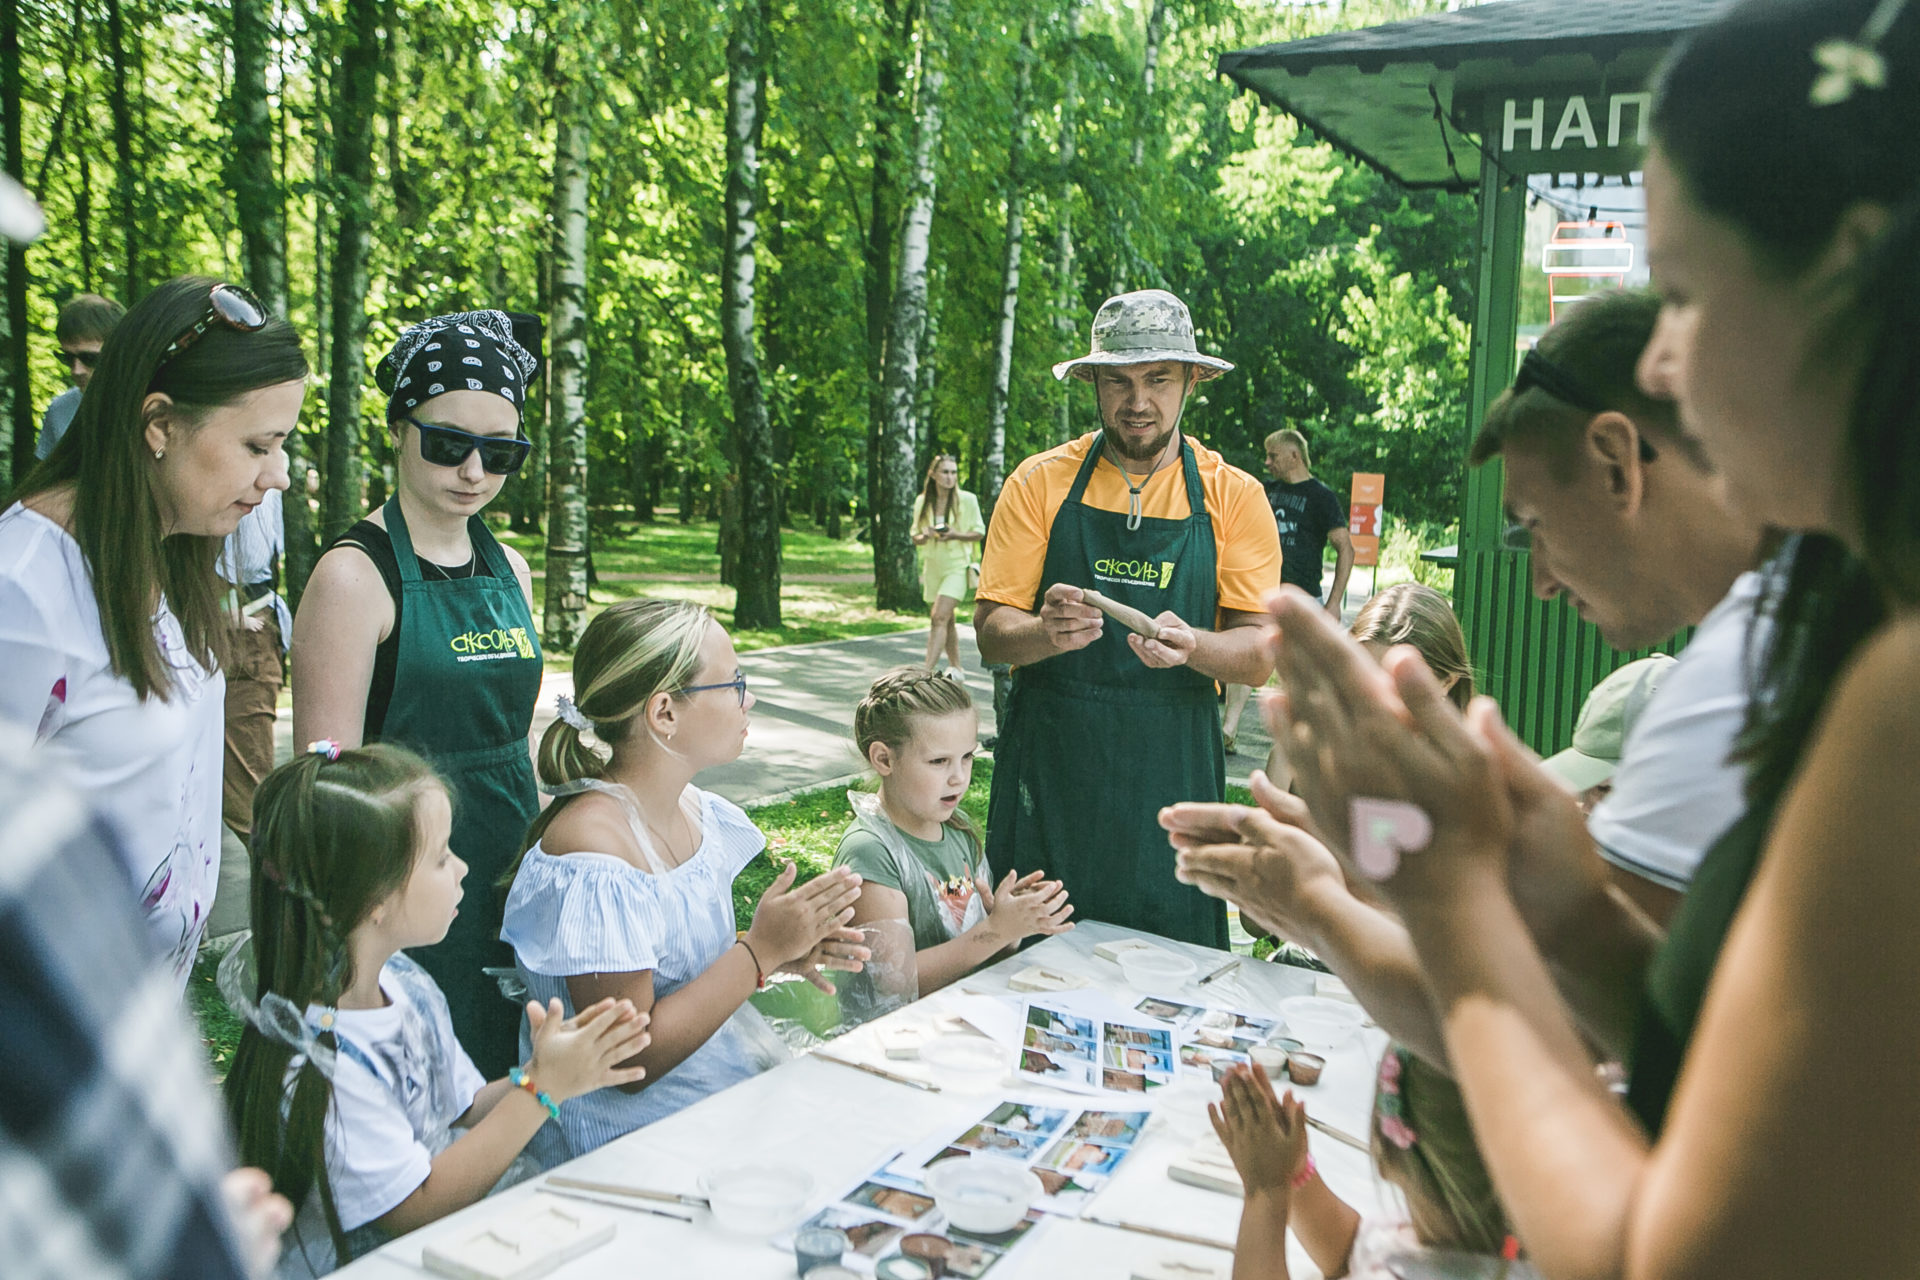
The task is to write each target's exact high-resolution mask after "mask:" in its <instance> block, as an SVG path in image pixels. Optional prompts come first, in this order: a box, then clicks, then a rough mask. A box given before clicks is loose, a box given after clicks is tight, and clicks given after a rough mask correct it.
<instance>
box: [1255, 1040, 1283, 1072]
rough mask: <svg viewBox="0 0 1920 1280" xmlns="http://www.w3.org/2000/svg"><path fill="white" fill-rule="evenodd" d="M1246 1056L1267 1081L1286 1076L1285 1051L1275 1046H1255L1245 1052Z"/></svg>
mask: <svg viewBox="0 0 1920 1280" xmlns="http://www.w3.org/2000/svg"><path fill="white" fill-rule="evenodd" d="M1247 1056H1248V1057H1249V1058H1251V1059H1253V1060H1254V1061H1255V1062H1256V1063H1258V1064H1259V1065H1260V1069H1261V1070H1262V1071H1265V1072H1266V1073H1267V1079H1269V1080H1278V1079H1279V1078H1280V1077H1281V1076H1282V1075H1284V1074H1286V1070H1287V1051H1286V1050H1285V1049H1283V1048H1281V1047H1280V1046H1279V1045H1277V1044H1256V1045H1254V1046H1252V1047H1251V1048H1249V1049H1248V1050H1247Z"/></svg>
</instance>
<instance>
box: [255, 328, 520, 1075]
mask: <svg viewBox="0 0 1920 1280" xmlns="http://www.w3.org/2000/svg"><path fill="white" fill-rule="evenodd" d="M539 346H540V325H539V322H538V321H537V320H534V319H533V318H532V317H519V318H518V319H516V318H515V317H513V316H509V315H508V314H507V313H506V312H503V311H468V312H461V313H459V314H456V315H444V316H434V317H432V318H431V319H428V320H423V321H421V322H420V323H419V324H416V325H413V326H411V327H409V328H408V329H406V330H405V331H404V332H402V333H401V335H400V337H399V340H398V341H397V342H395V344H394V347H393V350H392V351H390V352H388V353H387V355H386V357H385V358H384V359H382V360H381V361H380V364H379V366H378V368H377V369H376V370H375V376H376V378H377V380H378V382H379V385H380V389H381V390H383V391H385V392H386V393H387V414H386V416H387V430H388V433H389V435H390V437H391V440H392V443H393V455H394V459H395V462H394V476H395V480H396V484H395V486H394V488H395V492H394V495H393V497H392V498H390V499H388V500H387V502H386V504H385V505H384V506H382V507H381V508H380V509H379V510H378V511H374V512H371V513H369V514H368V516H367V518H366V519H364V520H362V521H360V522H359V523H358V524H355V525H354V526H352V527H351V528H349V529H348V530H347V531H346V532H345V533H343V534H341V535H340V537H339V538H338V539H337V540H336V541H335V542H334V544H333V545H332V546H331V547H330V548H328V549H327V551H326V553H325V554H324V555H322V556H321V557H320V563H319V564H318V565H316V566H315V567H314V571H313V577H312V578H311V579H310V580H309V581H308V583H307V589H306V593H305V594H304V595H303V596H301V598H300V613H299V615H298V616H297V617H295V618H294V620H293V622H294V626H293V647H292V667H293V735H294V741H296V742H312V741H314V740H315V739H319V738H325V739H328V740H329V741H333V742H339V743H342V744H344V745H346V746H349V747H353V746H359V745H360V744H361V743H368V742H393V743H398V744H399V745H401V746H405V747H409V748H411V749H413V750H414V751H417V752H419V753H420V754H421V755H423V756H425V757H427V759H428V760H429V761H431V762H432V764H433V766H434V768H435V769H436V770H438V771H439V774H440V776H441V777H442V778H444V779H445V780H446V782H447V785H448V786H449V787H451V788H452V790H453V793H454V795H455V796H456V797H458V803H456V804H455V805H454V808H453V813H454V819H453V820H454V832H453V845H454V848H456V849H458V850H459V851H460V856H461V857H463V858H465V859H466V860H467V861H468V862H469V863H471V864H472V866H473V869H474V882H475V883H476V884H477V885H484V886H486V887H485V888H484V889H483V890H482V891H481V892H480V893H479V894H478V895H476V900H475V901H474V902H473V903H472V904H470V906H469V908H468V910H467V911H465V912H463V913H462V914H461V915H460V916H459V917H458V918H457V919H456V920H455V921H454V923H453V927H452V928H451V929H450V930H448V932H447V936H446V938H445V940H444V941H442V942H440V943H439V944H437V945H436V946H432V947H428V948H426V949H424V950H422V951H420V952H419V953H418V954H417V955H416V957H415V958H416V959H418V960H419V961H420V964H421V965H422V967H424V968H425V969H426V971H427V972H428V973H430V974H432V975H433V977H434V981H436V982H438V983H439V984H440V989H441V990H442V991H443V992H445V993H446V997H447V1003H448V1004H449V1005H450V1006H451V1007H452V1009H453V1029H454V1030H455V1031H456V1032H457V1033H459V1036H460V1043H461V1044H463V1045H465V1046H466V1047H467V1052H469V1053H471V1054H472V1055H473V1060H474V1061H475V1062H476V1063H478V1064H479V1067H480V1070H481V1071H483V1072H485V1073H486V1074H487V1075H489V1076H497V1075H499V1074H500V1073H501V1072H503V1071H505V1070H506V1069H507V1068H508V1067H510V1066H512V1065H513V1064H514V1063H515V1062H516V1061H518V1060H519V1059H518V1058H517V1057H516V1056H515V1055H516V1053H517V1045H518V1034H519V1032H518V1023H519V1018H518V1016H517V1014H516V1013H515V1010H514V1006H513V1005H512V1004H510V1003H508V1002H507V1001H505V1000H502V999H501V998H500V993H499V990H498V988H497V986H496V984H495V982H494V980H493V978H491V977H489V976H488V975H487V974H486V973H485V972H484V970H485V969H487V968H489V967H495V968H505V967H506V966H508V965H511V964H512V963H513V954H512V952H511V951H509V950H508V949H507V947H506V946H505V944H503V943H502V942H501V941H500V896H499V894H498V893H496V892H495V890H494V886H495V884H496V883H497V882H498V881H499V879H500V877H501V874H502V873H503V872H505V871H506V869H507V867H508V866H509V865H510V864H511V863H512V862H513V860H514V858H515V856H516V855H517V854H518V853H519V852H520V848H521V845H520V837H521V835H522V834H523V833H524V832H525V831H526V829H527V824H528V823H529V822H531V821H533V817H534V815H535V814H536V813H538V812H539V798H538V795H537V794H536V793H535V791H534V781H533V757H532V748H531V745H530V744H529V742H528V737H529V735H530V734H531V732H532V730H533V707H534V703H535V702H537V701H538V700H539V697H540V679H541V673H542V668H541V659H540V641H539V637H538V635H537V634H536V632H535V630H534V623H533V575H532V573H531V572H530V571H529V570H528V568H527V562H526V560H525V559H524V558H522V557H521V555H520V553H519V552H518V551H515V550H514V549H513V548H512V547H508V546H503V545H501V543H500V542H499V541H498V540H497V539H495V538H494V536H493V533H492V531H491V530H489V529H488V528H487V522H486V521H485V520H484V519H483V518H482V517H481V513H482V512H483V511H485V510H486V507H487V504H488V503H489V502H492V501H493V499H494V498H495V497H496V496H497V495H498V494H499V492H500V487H501V486H502V485H503V484H505V483H506V478H507V477H508V476H509V475H512V474H513V473H514V472H516V471H518V470H519V469H520V467H521V465H522V464H523V463H525V462H526V459H527V452H528V450H529V449H531V448H532V445H531V443H530V442H529V441H528V440H527V437H526V434H525V432H524V431H522V430H521V420H522V418H523V416H524V414H525V410H526V397H527V388H528V386H529V385H531V379H533V378H534V376H535V374H536V372H537V370H538V369H539V352H538V349H539Z"/></svg>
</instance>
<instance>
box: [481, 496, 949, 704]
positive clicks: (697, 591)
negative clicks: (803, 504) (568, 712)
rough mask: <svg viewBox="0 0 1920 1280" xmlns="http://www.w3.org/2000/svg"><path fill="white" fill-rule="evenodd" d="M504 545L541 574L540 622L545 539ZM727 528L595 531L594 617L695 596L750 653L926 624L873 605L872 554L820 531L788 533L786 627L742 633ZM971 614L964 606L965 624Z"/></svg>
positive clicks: (616, 525)
mask: <svg viewBox="0 0 1920 1280" xmlns="http://www.w3.org/2000/svg"><path fill="white" fill-rule="evenodd" d="M496 532H497V533H498V535H499V537H500V539H501V540H502V541H503V542H506V543H508V544H509V545H511V546H512V547H513V548H514V549H515V550H517V551H519V552H520V554H521V555H523V556H525V557H526V558H527V563H528V565H530V566H531V567H532V568H533V571H534V572H535V574H539V575H542V576H538V577H535V578H534V580H533V611H534V616H535V618H536V619H537V618H538V617H540V614H541V610H542V609H543V608H544V607H545V603H546V579H545V577H544V570H545V567H546V555H547V548H546V541H545V540H544V539H543V538H538V537H533V536H530V535H525V534H514V533H507V532H505V531H496ZM718 536H719V527H718V526H717V525H714V524H712V523H698V524H688V525H683V524H680V523H678V522H677V521H673V520H670V519H669V520H664V521H662V522H660V523H658V524H650V525H642V524H635V523H633V522H632V521H613V522H607V523H603V524H597V525H596V526H595V527H594V548H593V558H594V569H595V571H596V572H597V573H599V574H600V575H601V579H600V585H599V586H597V587H595V588H593V590H592V593H591V594H592V604H591V605H589V607H588V611H587V612H588V616H589V617H591V616H592V615H593V614H596V613H598V612H599V611H600V610H602V609H604V608H606V607H607V606H608V605H610V604H612V603H614V602H615V601H616V600H628V599H632V598H633V597H635V596H652V597H655V598H663V599H672V600H693V601H696V602H698V603H700V604H704V605H706V606H707V607H708V608H710V609H712V610H713V611H714V614H715V616H717V617H718V618H719V619H720V623H721V625H722V626H724V627H726V628H727V630H728V631H729V632H730V633H731V634H732V636H733V644H734V648H735V649H737V650H739V651H741V652H743V653H745V652H748V651H751V650H754V649H771V648H774V647H776V646H779V645H789V644H813V643H815V642H817V641H821V640H850V639H854V638H856V637H858V636H873V635H884V634H886V633H887V632H891V631H911V630H914V629H915V628H917V627H923V626H925V625H926V622H927V619H926V615H925V614H924V613H900V612H896V611H893V610H888V609H879V608H875V607H874V603H873V582H872V573H873V552H872V551H871V549H870V548H868V546H867V545H866V544H865V543H863V542H856V541H854V540H853V539H851V538H842V539H839V540H835V539H832V538H828V537H827V536H826V535H825V534H822V533H816V532H814V531H813V530H812V529H808V528H801V529H785V530H782V531H781V544H782V558H781V565H782V572H783V574H784V575H785V579H784V581H783V584H782V586H781V589H780V614H781V625H780V627H778V628H777V629H757V630H751V631H739V630H735V628H734V626H733V588H731V587H723V586H721V585H720V555H719V552H718V551H717V550H716V548H715V540H716V539H717V538H718ZM827 573H832V574H861V575H864V580H863V581H859V582H795V581H793V578H794V577H795V576H796V575H802V574H827ZM625 574H698V575H701V576H702V577H703V578H705V579H706V580H705V581H699V582H659V581H651V582H647V581H633V580H625V581H622V580H620V578H619V577H618V576H617V575H625ZM970 614H971V606H967V607H965V608H963V611H962V620H963V621H965V620H966V619H967V617H969V616H970ZM568 661H569V660H568V659H567V657H566V656H565V655H557V656H552V657H549V658H548V660H547V667H548V669H549V670H555V671H565V670H567V669H568Z"/></svg>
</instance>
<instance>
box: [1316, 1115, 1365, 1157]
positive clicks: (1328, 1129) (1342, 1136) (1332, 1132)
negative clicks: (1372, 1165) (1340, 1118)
mask: <svg viewBox="0 0 1920 1280" xmlns="http://www.w3.org/2000/svg"><path fill="white" fill-rule="evenodd" d="M1307 1123H1308V1124H1310V1125H1312V1126H1313V1127H1314V1128H1316V1129H1318V1130H1319V1131H1320V1132H1322V1133H1324V1134H1326V1135H1327V1136H1328V1137H1329V1138H1332V1139H1333V1140H1334V1141H1335V1142H1344V1143H1346V1144H1347V1145H1348V1146H1350V1147H1353V1148H1354V1149H1355V1150H1358V1151H1371V1150H1372V1148H1371V1147H1369V1146H1367V1144H1366V1143H1364V1142H1362V1141H1360V1139H1358V1138H1356V1137H1354V1136H1353V1135H1352V1134H1350V1133H1348V1132H1347V1131H1346V1130H1345V1129H1336V1128H1334V1127H1333V1126H1332V1125H1330V1124H1328V1123H1327V1122H1326V1121H1324V1120H1316V1119H1314V1118H1313V1117H1312V1116H1308V1117H1307Z"/></svg>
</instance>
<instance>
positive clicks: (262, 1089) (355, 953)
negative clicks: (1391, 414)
mask: <svg viewBox="0 0 1920 1280" xmlns="http://www.w3.org/2000/svg"><path fill="white" fill-rule="evenodd" d="M452 821H453V814H452V806H451V804H450V802H449V796H448V792H447V788H446V785H445V784H444V783H442V782H441V781H440V779H439V778H438V777H436V776H435V775H434V772H433V770H431V769H429V768H428V767H427V766H426V764H425V763H424V762H422V761H421V760H420V758H419V757H417V756H415V755H413V754H412V753H411V752H408V751H406V750H403V749H402V748H399V747H391V746H373V747H363V748H359V749H357V750H351V751H342V750H341V749H340V748H339V746H338V745H336V744H334V743H330V742H319V743H315V744H314V746H313V747H312V748H311V749H310V750H309V752H308V754H306V755H304V756H301V757H299V758H298V759H296V760H294V761H293V762H291V763H290V764H286V765H283V766H281V767H280V768H279V769H276V770H274V772H273V773H271V774H269V775H268V776H267V778H266V779H265V780H264V781H263V782H262V783H261V784H260V789H259V791H258V792H257V793H256V795H255V798H254V842H253V850H252V870H253V936H252V938H251V939H250V940H248V941H246V942H243V943H242V944H241V945H240V946H239V947H237V948H235V950H234V951H233V952H232V953H230V954H229V955H228V957H227V959H226V960H225V961H223V962H222V963H221V966H220V988H221V992H222V994H223V995H224V996H225V997H226V999H227V1001H228V1003H229V1004H230V1005H232V1006H233V1007H234V1008H235V1009H236V1010H239V1011H241V1012H242V1013H243V1014H244V1016H245V1017H246V1018H247V1020H248V1023H249V1025H248V1027H247V1029H246V1030H245V1031H244V1032H243V1033H242V1034H241V1037H240V1047H239V1049H238V1050H236V1052H235V1054H234V1060H233V1070H232V1072H231V1073H230V1074H229V1075H228V1077H227V1082H226V1094H227V1107H228V1111H229V1113H230V1114H231V1116H232V1119H233V1125H234V1130H235V1132H236V1133H237V1135H238V1136H239V1142H240V1150H241V1152H242V1153H243V1158H244V1160H245V1162H246V1163H248V1164H254V1165H258V1166H260V1167H261V1168H263V1169H265V1170H266V1171H267V1173H268V1174H269V1175H270V1176H271V1177H272V1178H273V1183H274V1188H275V1190H277V1191H279V1192H280V1193H281V1194H283V1195H285V1196H286V1197H287V1198H288V1199H289V1200H291V1201H292V1202H293V1203H294V1204H295V1205H296V1206H299V1208H298V1210H297V1216H296V1217H295V1219H294V1224H293V1228H292V1230H291V1232H290V1233H289V1239H288V1241H287V1244H286V1248H285V1249H284V1250H283V1253H282V1262H281V1274H282V1275H296V1276H298V1275H323V1274H325V1273H326V1272H328V1271H331V1270H332V1269H333V1268H334V1267H335V1266H336V1265H337V1264H338V1263H341V1262H346V1261H348V1260H350V1259H352V1258H353V1257H354V1256H355V1255H356V1254H359V1253H362V1252H365V1251H366V1250H368V1249H370V1248H373V1247H375V1246H377V1245H378V1244H379V1243H381V1242H382V1241H383V1240H385V1239H387V1238H389V1237H392V1236H398V1235H402V1234H404V1233H406V1232H408V1231H412V1230H414V1229H415V1228H417V1227H422V1226H425V1225H426V1224H427V1223H429V1222H433V1221H435V1220H436V1219H439V1218H442V1217H445V1216H446V1215H447V1214H449V1213H452V1212H454V1211H455V1210H457V1209H462V1208H465V1207H466V1206H467V1205H470V1204H472V1203H473V1202H474V1201H476V1200H479V1199H480V1198H481V1197H482V1196H484V1195H486V1194H487V1192H488V1191H489V1190H490V1189H491V1188H493V1187H494V1186H495V1185H496V1184H499V1183H501V1182H502V1181H503V1180H506V1176H507V1175H508V1173H509V1172H510V1171H512V1170H514V1166H515V1164H516V1159H517V1157H519V1155H520V1153H521V1151H522V1149H523V1148H524V1147H525V1146H526V1145H527V1143H528V1142H529V1141H531V1140H532V1138H533V1136H534V1134H536V1133H537V1132H539V1131H540V1129H541V1127H542V1126H543V1125H545V1124H546V1123H547V1121H548V1120H549V1119H554V1118H557V1116H558V1114H559V1104H560V1103H561V1102H564V1101H566V1100H568V1099H571V1098H574V1097H578V1096H579V1095H581V1094H584V1093H590V1092H592V1091H594V1090H597V1089H602V1088H606V1087H608V1086H613V1085H623V1084H631V1083H633V1082H634V1081H636V1080H638V1079H639V1078H640V1077H641V1076H642V1075H644V1074H645V1072H644V1071H643V1070H641V1069H640V1068H638V1067H621V1066H619V1065H617V1064H619V1063H620V1062H621V1061H622V1060H624V1059H626V1058H629V1057H631V1056H632V1055H634V1054H635V1053H638V1052H639V1051H640V1050H641V1049H643V1048H645V1047H646V1044H647V1041H648V1039H649V1036H648V1035H647V1030H646V1028H647V1017H646V1015H645V1014H642V1013H638V1012H636V1011H635V1010H634V1008H633V1006H632V1005H631V1004H630V1003H628V1002H627V1001H624V1000H602V1001H599V1002H598V1003H596V1004H594V1005H593V1006H592V1007H590V1008H587V1009H583V1010H581V1011H580V1013H579V1014H578V1015H576V1016H574V1017H571V1018H568V1017H565V1016H564V1014H563V1013H562V1011H561V1009H560V1007H559V1005H558V1004H557V1003H555V1004H548V1005H544V1006H543V1005H540V1004H529V1005H528V1006H527V1011H526V1012H527V1019H528V1021H529V1023H530V1024H531V1025H532V1028H533V1032H532V1044H533V1050H532V1053H531V1054H530V1055H529V1057H528V1060H527V1061H526V1063H525V1064H524V1065H523V1066H518V1067H515V1068H514V1069H513V1070H512V1071H511V1072H509V1073H508V1075H507V1077H506V1078H505V1079H501V1080H495V1081H493V1082H492V1083H488V1082H487V1081H486V1079H485V1078H484V1077H483V1076H482V1075H481V1074H480V1072H479V1071H478V1070H476V1069H475V1067H474V1065H473V1062H472V1060H471V1059H470V1058H468V1057H467V1054H466V1051H465V1050H464V1049H462V1048H461V1046H460V1041H459V1040H458V1039H457V1038H456V1037H455V1035H454V1032H453V1024H452V1021H451V1019H450V1016H449V1014H448V1011H447V1000H446V997H445V996H443V995H442V994H441V993H440V988H439V987H438V986H436V985H435V984H434V981H433V979H432V978H430V977H428V976H427V974H426V972H425V970H423V969H421V968H420V966H419V965H417V964H415V963H414V962H413V961H412V960H409V959H408V958H407V957H406V956H405V955H404V954H403V953H402V949H403V948H408V947H424V946H431V945H432V944H433V943H435V942H438V941H439V940H440V939H441V938H443V937H445V936H446V932H447V926H448V925H450V924H451V923H452V922H453V919H454V917H455V915H457V914H458V912H459V905H460V900H461V897H462V890H461V880H462V879H463V878H464V877H465V876H466V872H467V866H466V863H464V862H462V861H461V860H460V859H459V858H458V857H457V856H456V855H455V854H454V852H453V850H452V849H450V848H449V847H448V846H447V837H448V834H449V833H450V831H451V830H452Z"/></svg>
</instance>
